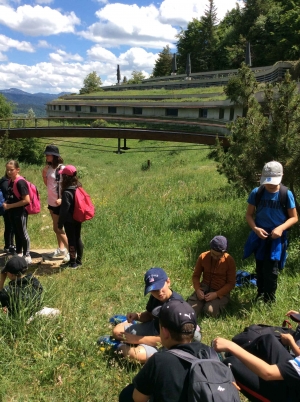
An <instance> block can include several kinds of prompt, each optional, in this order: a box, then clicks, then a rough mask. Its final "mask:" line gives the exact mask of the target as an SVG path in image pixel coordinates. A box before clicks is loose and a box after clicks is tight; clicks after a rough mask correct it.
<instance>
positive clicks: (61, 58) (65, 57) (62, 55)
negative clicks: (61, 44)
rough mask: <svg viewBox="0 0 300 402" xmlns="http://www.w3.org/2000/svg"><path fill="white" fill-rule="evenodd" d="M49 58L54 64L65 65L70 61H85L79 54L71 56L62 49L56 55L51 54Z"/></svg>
mask: <svg viewBox="0 0 300 402" xmlns="http://www.w3.org/2000/svg"><path fill="white" fill-rule="evenodd" d="M49 57H50V60H51V61H52V62H53V63H64V62H66V61H69V60H74V61H79V62H80V61H83V58H82V57H81V56H80V55H79V54H78V53H76V54H71V53H67V52H65V51H64V50H60V49H59V50H57V52H56V53H50V54H49Z"/></svg>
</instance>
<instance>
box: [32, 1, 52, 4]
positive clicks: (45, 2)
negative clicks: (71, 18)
mask: <svg viewBox="0 0 300 402" xmlns="http://www.w3.org/2000/svg"><path fill="white" fill-rule="evenodd" d="M35 2H36V3H37V4H50V3H52V2H53V0H35Z"/></svg>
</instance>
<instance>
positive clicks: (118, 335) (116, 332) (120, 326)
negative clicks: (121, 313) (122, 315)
mask: <svg viewBox="0 0 300 402" xmlns="http://www.w3.org/2000/svg"><path fill="white" fill-rule="evenodd" d="M123 332H124V323H121V324H117V325H116V326H115V327H114V328H113V330H112V334H113V337H114V338H115V339H118V340H122V335H121V333H123Z"/></svg>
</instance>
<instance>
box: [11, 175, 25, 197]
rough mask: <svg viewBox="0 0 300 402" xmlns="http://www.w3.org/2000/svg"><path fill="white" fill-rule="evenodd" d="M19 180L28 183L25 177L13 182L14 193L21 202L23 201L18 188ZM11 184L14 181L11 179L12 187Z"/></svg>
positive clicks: (17, 178)
mask: <svg viewBox="0 0 300 402" xmlns="http://www.w3.org/2000/svg"><path fill="white" fill-rule="evenodd" d="M19 180H25V181H26V179H25V178H24V177H23V176H18V177H16V178H15V180H14V182H13V193H14V195H15V196H16V197H17V198H20V200H21V199H22V197H21V194H20V193H19V190H18V187H17V183H18V181H19ZM11 182H12V181H11V179H10V180H9V182H8V185H9V186H10V184H11Z"/></svg>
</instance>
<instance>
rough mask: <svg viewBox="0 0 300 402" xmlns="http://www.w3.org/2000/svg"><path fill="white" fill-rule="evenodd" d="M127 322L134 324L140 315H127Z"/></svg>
mask: <svg viewBox="0 0 300 402" xmlns="http://www.w3.org/2000/svg"><path fill="white" fill-rule="evenodd" d="M126 318H127V322H129V323H132V321H134V320H137V319H138V318H139V315H138V314H137V313H127V314H126Z"/></svg>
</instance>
